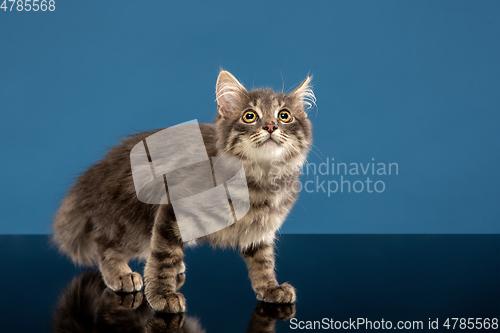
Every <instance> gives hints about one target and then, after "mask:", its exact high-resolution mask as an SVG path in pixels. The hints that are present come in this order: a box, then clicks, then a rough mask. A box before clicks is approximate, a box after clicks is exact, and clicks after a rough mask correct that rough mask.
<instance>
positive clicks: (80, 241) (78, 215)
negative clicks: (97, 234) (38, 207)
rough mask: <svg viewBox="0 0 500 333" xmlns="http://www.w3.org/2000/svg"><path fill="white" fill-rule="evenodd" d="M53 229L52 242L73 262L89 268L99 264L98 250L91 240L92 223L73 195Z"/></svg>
mask: <svg viewBox="0 0 500 333" xmlns="http://www.w3.org/2000/svg"><path fill="white" fill-rule="evenodd" d="M52 227H53V229H54V235H53V237H52V241H53V242H54V243H55V244H56V245H58V246H59V249H60V250H61V252H63V253H64V254H66V255H68V256H69V257H70V258H71V260H73V262H75V263H76V264H79V265H87V266H90V265H95V264H97V261H98V255H97V248H96V244H95V242H93V240H92V238H91V232H92V229H93V226H92V221H91V219H90V217H89V216H88V215H87V214H85V211H84V210H83V209H81V208H80V207H78V205H77V204H76V200H74V199H73V198H72V196H71V194H69V195H68V196H66V198H65V199H64V201H63V203H62V205H61V208H59V211H58V212H57V214H56V218H55V220H54V223H53V224H52Z"/></svg>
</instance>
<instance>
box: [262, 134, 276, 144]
mask: <svg viewBox="0 0 500 333" xmlns="http://www.w3.org/2000/svg"><path fill="white" fill-rule="evenodd" d="M262 144H263V145H278V142H277V141H276V140H275V139H273V137H272V136H271V135H270V136H269V138H267V140H265V141H264V142H263V143H262Z"/></svg>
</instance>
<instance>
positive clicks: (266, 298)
mask: <svg viewBox="0 0 500 333" xmlns="http://www.w3.org/2000/svg"><path fill="white" fill-rule="evenodd" d="M257 299H258V300H260V301H263V302H266V303H295V300H296V297H295V288H293V287H292V286H291V285H290V284H288V283H286V282H285V283H283V284H282V285H279V286H273V287H267V288H264V289H263V290H258V291H257Z"/></svg>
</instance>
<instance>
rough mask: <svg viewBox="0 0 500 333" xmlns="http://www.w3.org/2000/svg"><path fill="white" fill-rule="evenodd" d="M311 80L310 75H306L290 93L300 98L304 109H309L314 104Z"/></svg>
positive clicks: (314, 98) (314, 97)
mask: <svg viewBox="0 0 500 333" xmlns="http://www.w3.org/2000/svg"><path fill="white" fill-rule="evenodd" d="M311 80H312V76H307V77H306V79H305V80H304V81H302V83H301V84H300V85H299V86H298V87H297V88H295V90H294V91H293V92H292V93H291V95H295V97H296V98H298V99H299V100H300V102H301V103H302V106H303V107H305V109H311V108H312V107H313V106H315V105H316V96H315V95H314V92H313V90H312V85H311Z"/></svg>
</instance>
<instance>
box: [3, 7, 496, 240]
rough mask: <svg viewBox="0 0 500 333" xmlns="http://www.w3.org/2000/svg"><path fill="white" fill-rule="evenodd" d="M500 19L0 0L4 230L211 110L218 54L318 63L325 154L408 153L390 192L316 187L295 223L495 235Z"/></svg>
mask: <svg viewBox="0 0 500 333" xmlns="http://www.w3.org/2000/svg"><path fill="white" fill-rule="evenodd" d="M499 15H500V2H498V1H468V2H465V1H432V2H422V1H371V2H368V1H364V2H361V1H311V2H304V1H281V2H272V3H266V2H264V1H252V2H241V3H236V2H233V1H210V2H201V1H200V2H192V1H185V2H180V1H159V0H155V1H153V0H149V1H147V2H140V1H120V2H118V1H99V2H98V1H78V2H76V1H60V0H57V1H56V10H55V11H54V12H36V13H35V12H22V13H21V12H4V11H0V31H1V32H2V38H1V42H0V56H1V61H2V64H1V69H0V112H1V118H0V142H1V147H0V148H1V154H0V156H1V159H2V163H1V165H0V175H1V176H0V185H1V192H0V208H1V212H2V214H1V217H0V233H5V234H17V233H26V234H31V233H33V234H39V233H48V232H50V223H51V218H52V215H53V214H54V213H55V211H56V210H57V207H58V204H59V202H60V201H61V199H62V198H63V196H64V193H65V192H66V191H67V189H68V188H69V186H70V185H71V184H72V182H73V181H74V179H75V178H76V177H77V175H78V174H79V173H80V172H82V171H84V170H85V169H86V168H87V167H88V166H90V165H91V164H93V163H94V162H96V161H97V160H98V159H100V158H102V157H103V156H104V154H105V152H106V150H107V149H108V148H109V147H111V146H113V145H115V144H117V143H118V140H119V139H120V138H122V137H123V136H125V135H127V134H130V133H134V132H135V131H137V130H149V129H154V128H164V127H168V126H171V125H175V124H177V123H180V122H183V121H187V120H191V119H198V121H200V122H210V121H211V119H212V118H213V117H214V115H215V113H216V104H215V102H214V100H215V94H214V87H215V80H216V78H217V74H218V71H219V69H220V67H223V68H225V69H227V70H229V71H231V72H232V73H233V74H234V75H235V76H236V77H237V78H238V79H239V80H240V81H241V82H242V83H243V84H244V85H245V86H247V87H248V88H252V87H261V86H269V87H273V88H275V89H278V90H280V89H281V88H282V86H283V85H284V87H285V90H287V89H289V88H292V87H293V86H294V85H295V84H297V83H299V82H300V81H301V80H302V79H303V78H304V77H305V76H306V75H307V73H309V72H310V73H311V74H312V75H313V76H314V85H315V92H316V96H317V99H318V102H317V105H318V108H317V109H314V110H312V111H311V114H310V117H311V120H312V122H313V124H314V137H315V143H314V144H315V146H316V148H315V149H314V152H313V153H311V155H310V157H309V161H310V162H311V163H316V164H319V163H321V161H322V160H324V161H326V158H329V159H330V160H331V158H334V159H335V162H346V163H352V162H353V163H363V164H365V163H368V162H371V161H372V158H374V159H375V161H376V162H382V163H398V165H399V174H398V175H391V176H380V177H374V178H375V179H374V180H383V181H384V183H385V185H386V189H385V191H384V192H383V193H366V192H363V193H353V192H351V193H336V194H334V195H332V196H330V197H328V196H327V195H326V194H325V193H322V192H320V193H305V192H302V193H301V195H300V199H299V201H298V203H297V205H296V206H295V208H294V210H293V211H292V213H291V214H290V216H289V218H288V221H287V222H286V223H285V225H284V227H283V229H282V232H284V233H499V232H500V223H499V202H500V200H499V199H500V195H499V186H500V176H499V172H498V165H499V162H500V158H499V151H500V150H499V148H500V146H499V144H500V140H499V133H500V131H499V128H500V112H499V99H500V97H499V96H500V94H499V91H500V84H499V83H500V79H499V78H500V65H499V60H498V59H500V44H499V42H498V41H499V40H500V20H499V19H498V18H499V17H500V16H499ZM304 177H305V178H304V180H305V179H306V178H307V177H306V176H304ZM309 177H310V176H309ZM358 178H359V179H365V177H358ZM349 179H350V180H351V181H353V180H355V179H357V178H356V177H351V178H349ZM322 180H338V178H337V177H336V176H332V175H330V176H322Z"/></svg>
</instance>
